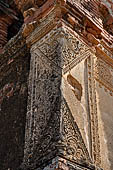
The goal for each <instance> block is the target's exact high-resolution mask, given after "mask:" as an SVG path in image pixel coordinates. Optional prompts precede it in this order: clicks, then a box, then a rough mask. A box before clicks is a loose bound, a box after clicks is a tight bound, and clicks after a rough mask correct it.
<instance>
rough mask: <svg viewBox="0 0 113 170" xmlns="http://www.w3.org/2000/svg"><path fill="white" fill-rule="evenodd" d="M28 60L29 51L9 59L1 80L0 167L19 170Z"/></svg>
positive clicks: (25, 104)
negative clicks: (22, 55)
mask: <svg viewBox="0 0 113 170" xmlns="http://www.w3.org/2000/svg"><path fill="white" fill-rule="evenodd" d="M29 60H30V55H29V53H27V54H26V55H25V56H24V57H21V56H19V57H18V58H16V59H13V60H12V61H10V62H9V63H8V64H7V65H6V70H8V71H6V70H5V69H4V77H3V79H2V80H1V82H0V170H7V169H8V168H9V169H10V170H16V169H17V167H18V166H19V165H20V164H21V162H22V159H23V152H24V138H25V121H26V111H27V79H28V74H29ZM5 72H6V74H5ZM9 169H8V170H9Z"/></svg>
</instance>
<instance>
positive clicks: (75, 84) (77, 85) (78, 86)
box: [67, 74, 82, 101]
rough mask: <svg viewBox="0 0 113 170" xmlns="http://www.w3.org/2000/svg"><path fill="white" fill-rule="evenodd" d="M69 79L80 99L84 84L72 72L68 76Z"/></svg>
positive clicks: (72, 88)
mask: <svg viewBox="0 0 113 170" xmlns="http://www.w3.org/2000/svg"><path fill="white" fill-rule="evenodd" d="M67 81H68V83H69V85H70V87H71V90H72V91H73V93H74V94H75V96H76V98H77V99H78V100H79V101H80V100H81V96H82V86H81V84H80V83H79V82H78V80H76V79H75V78H74V77H73V76H72V75H71V74H69V75H68V76H67Z"/></svg>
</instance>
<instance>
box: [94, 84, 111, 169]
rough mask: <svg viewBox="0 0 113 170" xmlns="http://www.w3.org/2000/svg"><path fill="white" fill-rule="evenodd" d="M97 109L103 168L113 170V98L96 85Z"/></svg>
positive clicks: (104, 89) (103, 88)
mask: <svg viewBox="0 0 113 170" xmlns="http://www.w3.org/2000/svg"><path fill="white" fill-rule="evenodd" d="M96 92H97V109H98V116H99V131H100V132H99V134H100V143H101V155H102V167H103V169H106V170H111V169H112V167H113V152H112V149H111V148H113V142H112V141H113V96H111V95H110V93H109V90H107V89H106V88H105V87H103V86H101V87H100V86H99V83H98V82H97V83H96Z"/></svg>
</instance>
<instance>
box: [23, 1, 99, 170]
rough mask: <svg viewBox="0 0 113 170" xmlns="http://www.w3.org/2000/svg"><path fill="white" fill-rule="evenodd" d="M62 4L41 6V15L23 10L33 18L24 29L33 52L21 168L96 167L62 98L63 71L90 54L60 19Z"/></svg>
mask: <svg viewBox="0 0 113 170" xmlns="http://www.w3.org/2000/svg"><path fill="white" fill-rule="evenodd" d="M62 2H63V1H61V2H58V3H57V4H56V5H54V2H52V1H51V3H50V6H49V5H45V6H42V10H40V11H41V12H42V13H41V16H43V15H44V14H45V16H44V17H41V16H40V12H39V13H38V12H36V10H34V9H29V10H28V11H26V12H24V16H25V17H26V16H28V15H29V14H30V15H31V17H34V19H35V20H34V21H33V22H32V21H31V22H30V23H29V22H28V21H30V20H29V19H28V18H27V19H25V21H26V24H25V26H24V29H23V36H25V37H26V42H27V44H28V46H29V47H30V51H31V62H30V74H29V87H28V107H27V119H26V132H25V134H26V137H25V150H24V160H23V164H22V166H21V169H25V170H27V169H36V170H37V169H38V170H39V169H40V170H41V169H52V168H51V167H54V169H62V168H63V169H78V170H79V169H96V166H94V165H93V163H92V160H91V158H90V156H89V153H88V150H87V148H86V146H85V143H84V140H83V138H82V135H81V133H80V131H79V128H78V126H77V123H76V122H75V121H74V118H73V115H72V113H71V111H70V109H69V106H68V104H67V102H66V99H65V96H64V94H63V75H64V73H65V72H66V71H67V70H68V69H70V67H73V66H74V64H77V62H78V63H79V62H80V61H82V60H83V59H84V58H87V56H89V55H90V52H91V50H90V49H89V48H88V46H87V45H86V44H84V43H83V41H80V38H79V35H77V34H76V33H74V31H73V30H72V29H71V28H69V27H68V26H66V24H65V23H64V22H63V21H62V12H61V7H60V5H61V3H62ZM48 3H49V2H48ZM63 3H64V4H65V2H63ZM45 8H46V9H47V10H45ZM64 13H65V12H64ZM36 16H37V17H36ZM56 160H57V161H56ZM53 162H55V163H53ZM54 164H55V165H54ZM60 165H61V167H60Z"/></svg>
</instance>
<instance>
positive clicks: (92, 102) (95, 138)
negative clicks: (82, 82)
mask: <svg viewBox="0 0 113 170" xmlns="http://www.w3.org/2000/svg"><path fill="white" fill-rule="evenodd" d="M94 58H95V56H94V55H92V56H90V57H89V58H88V59H87V67H88V92H89V106H90V117H91V136H92V157H93V160H94V163H95V164H96V165H97V166H100V165H101V155H100V140H99V132H98V113H97V101H96V100H97V99H96V98H97V96H96V85H95V78H94V77H95V73H94Z"/></svg>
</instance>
